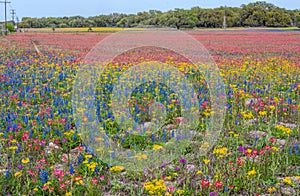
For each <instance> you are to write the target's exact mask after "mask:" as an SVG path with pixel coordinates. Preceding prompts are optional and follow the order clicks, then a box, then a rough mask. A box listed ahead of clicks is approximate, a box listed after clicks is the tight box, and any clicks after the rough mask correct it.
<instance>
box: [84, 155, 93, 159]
mask: <svg viewBox="0 0 300 196" xmlns="http://www.w3.org/2000/svg"><path fill="white" fill-rule="evenodd" d="M84 158H85V159H86V160H87V159H91V158H93V156H92V155H90V154H89V155H85V156H84Z"/></svg>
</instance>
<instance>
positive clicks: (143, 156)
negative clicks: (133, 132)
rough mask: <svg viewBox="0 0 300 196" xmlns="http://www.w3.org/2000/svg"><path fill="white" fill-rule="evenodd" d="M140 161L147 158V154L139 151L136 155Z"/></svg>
mask: <svg viewBox="0 0 300 196" xmlns="http://www.w3.org/2000/svg"><path fill="white" fill-rule="evenodd" d="M134 157H135V158H136V159H137V160H138V161H140V160H142V159H147V154H142V153H138V154H136V155H135V156H134Z"/></svg>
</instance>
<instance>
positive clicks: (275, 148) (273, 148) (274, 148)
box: [272, 146, 280, 152]
mask: <svg viewBox="0 0 300 196" xmlns="http://www.w3.org/2000/svg"><path fill="white" fill-rule="evenodd" d="M272 150H274V151H276V152H278V151H279V150H280V148H277V147H275V146H273V147H272Z"/></svg>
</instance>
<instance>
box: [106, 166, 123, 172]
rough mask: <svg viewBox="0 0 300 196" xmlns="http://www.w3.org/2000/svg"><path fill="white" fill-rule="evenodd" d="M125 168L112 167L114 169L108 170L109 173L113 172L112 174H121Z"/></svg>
mask: <svg viewBox="0 0 300 196" xmlns="http://www.w3.org/2000/svg"><path fill="white" fill-rule="evenodd" d="M124 169H125V168H124V167H123V166H114V167H111V168H110V171H113V172H121V171H123V170H124Z"/></svg>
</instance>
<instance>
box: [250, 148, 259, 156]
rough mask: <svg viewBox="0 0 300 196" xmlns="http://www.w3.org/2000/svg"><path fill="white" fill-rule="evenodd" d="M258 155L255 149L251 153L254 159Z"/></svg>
mask: <svg viewBox="0 0 300 196" xmlns="http://www.w3.org/2000/svg"><path fill="white" fill-rule="evenodd" d="M257 154H258V151H257V150H256V149H254V150H253V151H252V152H251V156H254V157H256V156H257Z"/></svg>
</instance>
